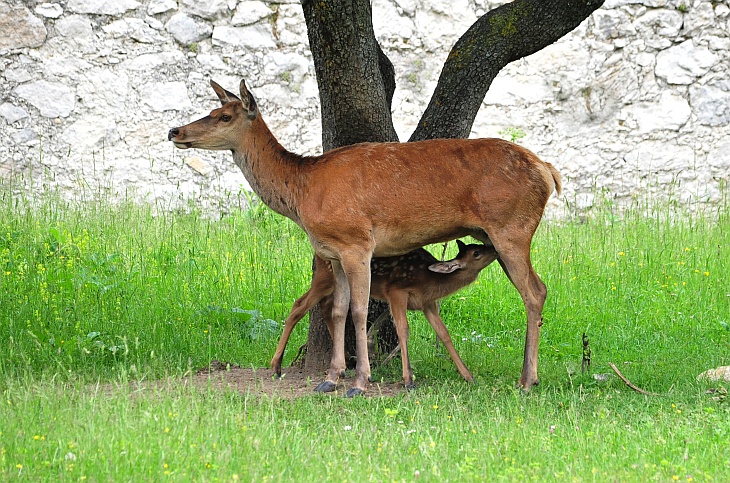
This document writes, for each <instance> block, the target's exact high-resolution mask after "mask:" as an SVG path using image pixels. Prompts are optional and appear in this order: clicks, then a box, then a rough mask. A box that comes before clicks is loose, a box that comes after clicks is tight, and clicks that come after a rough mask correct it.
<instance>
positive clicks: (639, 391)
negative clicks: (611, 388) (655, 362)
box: [608, 362, 661, 396]
mask: <svg viewBox="0 0 730 483" xmlns="http://www.w3.org/2000/svg"><path fill="white" fill-rule="evenodd" d="M608 365H609V366H611V369H613V372H615V373H616V375H617V376H618V377H620V378H621V380H622V381H624V383H625V384H626V385H627V386H629V387H630V388H631V389H633V390H634V391H636V392H638V393H640V394H644V395H646V396H661V394H657V393H655V392H649V391H645V390H643V389H641V388H640V387H637V386H635V385H634V384H632V382H631V381H629V380H628V379H626V376H624V375H623V374H621V371H619V370H618V367H616V364H614V363H613V362H609V363H608Z"/></svg>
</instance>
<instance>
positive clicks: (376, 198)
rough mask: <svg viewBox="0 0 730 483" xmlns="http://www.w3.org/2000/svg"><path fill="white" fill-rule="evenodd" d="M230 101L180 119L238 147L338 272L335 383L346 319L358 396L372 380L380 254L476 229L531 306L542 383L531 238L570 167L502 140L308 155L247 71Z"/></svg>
mask: <svg viewBox="0 0 730 483" xmlns="http://www.w3.org/2000/svg"><path fill="white" fill-rule="evenodd" d="M211 86H212V87H213V90H214V91H215V92H216V94H217V95H218V98H219V99H220V101H221V104H222V107H220V108H218V109H215V110H213V111H211V113H210V114H209V115H208V116H206V117H204V118H202V119H199V120H198V121H195V122H193V123H190V124H188V125H186V126H182V127H178V128H173V129H171V130H170V131H169V133H168V139H169V140H171V141H172V142H173V143H174V144H175V146H177V147H178V148H182V149H187V148H199V149H214V150H223V149H225V150H231V151H232V153H233V159H234V161H235V162H236V164H237V165H238V167H239V168H240V169H241V171H242V172H243V175H244V176H245V177H246V180H247V181H248V182H249V184H250V185H251V188H252V189H253V190H254V191H255V192H256V194H257V195H258V196H259V198H260V199H261V200H262V201H263V202H264V203H266V204H267V205H268V206H269V207H270V208H271V209H273V210H274V211H276V212H277V213H279V214H281V215H284V216H286V217H288V218H291V219H292V220H293V221H294V222H295V223H296V224H297V225H299V226H300V227H301V228H302V229H303V230H304V231H305V232H306V233H307V236H308V237H309V241H310V242H311V244H312V247H313V248H314V251H315V253H316V255H317V256H319V257H321V258H323V259H325V260H329V261H330V263H331V264H332V270H333V273H334V276H335V290H334V293H333V308H332V320H333V324H334V327H333V350H332V360H331V362H330V367H329V369H328V370H327V376H326V378H325V380H324V381H323V382H322V383H321V384H319V385H318V386H317V387H316V389H315V390H317V391H321V392H328V391H333V390H334V389H335V388H336V385H337V381H338V379H339V378H340V376H341V375H342V374H344V370H345V347H344V346H345V344H344V339H345V317H346V315H347V311H348V307H349V309H350V311H351V313H352V319H353V323H354V326H355V337H356V339H355V341H356V357H357V365H356V368H355V380H354V382H353V386H352V387H351V388H350V389H349V390H348V391H347V393H346V394H347V396H348V397H352V396H355V395H359V394H362V393H363V391H365V388H366V386H367V382H368V381H369V379H370V361H369V360H368V350H367V328H366V326H367V308H368V296H369V294H370V260H371V258H372V257H390V256H396V255H402V254H404V253H407V252H409V251H412V250H414V249H416V248H419V247H422V246H424V245H428V244H431V243H438V242H443V241H448V240H453V239H456V238H462V237H465V236H467V235H470V236H472V237H474V238H476V239H477V240H479V241H481V242H482V243H484V244H485V245H488V246H494V249H495V250H496V252H497V257H498V258H497V260H498V261H499V264H500V265H501V266H502V268H503V269H504V271H505V273H506V274H507V276H508V277H509V279H510V280H511V281H512V283H513V284H514V286H515V287H516V288H517V290H518V292H519V293H520V296H521V297H522V301H523V303H524V305H525V309H526V311H527V335H526V339H525V354H524V361H523V364H522V375H521V376H520V380H519V385H520V386H521V387H522V388H523V389H524V390H529V389H530V388H531V387H532V386H533V385H535V384H537V383H538V377H537V351H538V343H539V339H540V326H541V325H542V308H543V305H544V303H545V297H546V295H547V290H546V288H545V284H544V283H543V282H542V281H541V280H540V278H539V277H538V276H537V274H536V273H535V270H534V269H533V267H532V263H531V261H530V244H531V242H532V237H533V235H534V233H535V230H536V229H537V226H538V224H539V223H540V219H541V218H542V214H543V211H544V210H545V205H546V204H547V201H548V198H549V197H550V195H551V194H552V192H553V191H557V192H558V193H560V189H561V181H560V175H559V174H558V172H557V171H556V170H555V168H554V167H553V166H552V165H551V164H550V163H546V162H544V161H541V160H540V159H539V158H538V157H537V156H535V154H533V153H532V152H530V151H529V150H527V149H525V148H523V147H521V146H518V145H516V144H513V143H510V142H508V141H504V140H501V139H437V140H428V141H419V142H412V143H362V144H356V145H352V146H346V147H342V148H338V149H333V150H331V151H327V152H326V153H324V154H322V155H320V156H309V157H304V156H300V155H297V154H294V153H291V152H289V151H287V150H286V149H284V147H283V146H282V145H281V144H279V142H278V141H277V140H276V138H275V137H274V136H273V134H271V131H270V130H269V128H268V127H267V125H266V123H265V122H264V121H263V119H262V118H261V114H260V113H259V111H258V108H257V105H256V101H255V99H254V97H253V95H252V94H251V93H250V92H249V91H248V89H247V88H246V84H245V82H244V81H241V84H240V86H239V94H240V97H238V96H236V95H235V94H233V93H231V92H228V91H226V90H225V89H223V88H222V87H220V86H219V85H218V84H216V83H215V82H212V81H211Z"/></svg>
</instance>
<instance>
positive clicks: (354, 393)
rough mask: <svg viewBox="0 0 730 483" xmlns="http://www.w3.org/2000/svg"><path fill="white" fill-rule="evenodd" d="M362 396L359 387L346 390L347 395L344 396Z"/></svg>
mask: <svg viewBox="0 0 730 483" xmlns="http://www.w3.org/2000/svg"><path fill="white" fill-rule="evenodd" d="M362 395H363V390H362V389H360V388H359V387H351V388H350V389H348V390H347V394H346V396H347V397H348V398H351V397H355V396H362Z"/></svg>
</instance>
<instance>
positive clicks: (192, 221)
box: [0, 186, 730, 481]
mask: <svg viewBox="0 0 730 483" xmlns="http://www.w3.org/2000/svg"><path fill="white" fill-rule="evenodd" d="M729 207H730V204H728V202H727V200H725V201H724V202H723V203H722V204H721V205H720V206H718V207H717V209H716V210H714V211H704V212H703V211H701V210H692V211H689V210H684V209H683V208H680V207H677V206H672V205H670V204H653V203H652V202H650V201H646V200H643V201H641V202H637V203H636V204H635V205H634V206H632V207H629V208H628V209H622V210H619V209H618V208H617V207H616V206H614V205H612V204H611V203H610V200H605V199H604V201H603V203H602V204H599V205H598V206H596V208H595V209H593V210H592V211H591V212H589V213H586V214H584V216H582V217H581V218H580V219H576V220H570V219H567V218H566V220H563V221H559V220H549V221H545V222H544V223H543V224H542V226H541V228H540V229H539V231H538V233H537V235H536V237H535V240H534V244H533V254H532V255H533V261H534V264H535V266H536V269H537V271H538V273H540V275H541V278H542V279H543V280H544V281H545V283H546V284H547V286H548V301H547V304H546V306H545V311H544V319H545V323H544V325H543V329H542V337H541V345H540V376H541V384H540V386H538V387H537V388H535V389H534V390H533V392H532V393H531V394H530V395H528V396H525V395H523V394H521V393H520V392H519V391H516V390H515V389H514V384H515V382H516V381H517V379H518V377H519V371H520V368H521V365H522V349H523V344H524V332H525V314H524V308H523V305H522V302H521V301H520V299H519V296H518V295H517V293H516V291H515V289H514V287H513V286H512V285H511V284H510V283H509V281H508V280H507V278H506V277H505V276H504V274H503V273H502V271H501V270H500V268H499V267H498V265H497V264H494V265H493V266H490V267H489V268H487V269H486V270H485V271H484V272H483V273H482V274H481V276H480V278H479V280H478V281H477V282H476V283H475V284H474V285H472V286H470V287H469V288H467V289H465V290H464V291H462V292H460V293H458V294H456V295H454V296H452V297H450V298H448V299H446V300H444V301H443V303H442V306H441V311H442V315H443V317H444V321H445V323H446V325H447V326H448V327H449V329H450V331H451V334H452V336H453V338H454V340H455V342H456V347H457V350H458V351H459V352H460V354H461V355H462V358H463V359H464V361H465V363H466V364H467V366H468V367H469V368H470V369H471V370H472V372H473V373H474V375H475V377H476V381H475V383H474V384H472V385H469V384H466V383H464V382H463V381H461V380H460V379H459V376H458V373H457V372H456V371H455V369H454V368H453V365H452V363H451V362H450V360H449V358H448V355H447V354H446V353H445V351H444V350H443V348H442V347H441V346H438V345H436V344H435V341H436V337H435V336H434V334H433V332H432V331H431V329H430V327H429V326H428V324H427V323H426V321H425V320H424V319H423V317H422V315H420V314H417V313H413V314H411V315H410V320H411V330H412V336H411V344H412V363H413V365H414V370H415V373H416V377H417V380H416V382H417V383H419V388H418V389H417V390H416V391H415V392H412V393H410V394H404V395H402V396H397V397H394V398H383V399H381V398H372V399H360V400H343V399H340V398H332V397H329V396H316V395H312V396H311V397H305V398H300V399H298V400H293V401H290V400H286V399H281V398H277V397H275V398H265V397H259V396H254V395H251V394H233V393H226V392H218V391H214V390H213V389H208V390H198V389H194V388H190V387H181V386H179V385H176V384H174V383H171V384H170V386H169V387H165V388H160V389H158V390H155V391H153V392H152V393H151V394H145V393H141V394H140V393H133V392H132V389H130V387H129V386H128V385H127V384H126V382H127V381H129V380H130V379H141V378H159V377H163V376H180V375H183V374H185V373H187V372H188V371H190V370H191V369H197V368H199V367H202V366H205V365H206V364H207V363H208V362H209V361H210V360H212V359H219V360H224V361H227V362H232V363H236V364H239V365H243V366H251V365H253V366H256V367H264V366H265V365H266V364H267V362H268V360H269V358H270V357H271V354H272V352H273V350H274V347H275V345H276V341H277V338H278V335H279V332H280V322H281V321H282V320H283V319H284V317H285V316H286V314H287V313H288V310H289V308H290V305H291V302H292V301H293V300H294V299H295V298H296V297H297V296H299V295H301V293H303V292H304V290H306V288H307V287H308V284H309V277H310V265H311V248H310V247H309V245H308V242H307V240H306V238H305V236H304V235H303V233H302V232H301V230H299V229H298V228H297V227H296V226H294V225H293V224H291V223H290V222H289V221H287V220H284V219H282V218H281V217H279V216H277V215H274V214H272V213H271V212H269V211H268V210H266V209H264V208H256V209H252V210H249V211H247V212H243V213H234V214H231V215H226V216H224V217H222V218H220V219H211V218H208V217H206V216H203V215H202V214H201V213H199V212H196V211H195V210H192V211H191V212H187V213H169V212H168V213H156V212H154V211H153V210H152V209H151V208H150V207H148V206H145V205H139V204H134V203H131V202H125V203H119V204H111V203H108V202H105V201H95V200H94V199H93V198H92V199H84V201H83V203H82V202H73V201H72V202H68V201H64V200H62V199H60V198H59V197H57V196H54V195H52V194H49V195H47V196H45V197H44V198H43V199H42V200H39V201H36V202H31V201H30V200H29V199H27V198H24V197H23V196H18V195H14V194H12V190H10V189H7V186H2V187H0V270H1V272H0V341H2V348H0V392H1V393H2V398H0V479H3V480H8V479H15V478H19V479H28V480H54V481H55V480H58V479H73V480H84V479H89V480H92V481H97V480H125V481H126V480H134V481H140V480H141V481H156V480H160V479H164V478H169V479H171V480H175V481H189V480H191V479H192V480H202V481H218V480H223V481H235V480H237V479H238V480H250V481H254V480H257V481H263V480H276V481H280V480H289V481H314V480H317V481H319V480H322V479H328V480H329V479H332V480H348V481H370V480H373V481H385V480H392V481H402V480H405V481H411V480H414V479H416V478H418V479H420V480H426V481H465V480H467V481H468V480H475V479H481V480H488V481H493V480H499V481H524V480H528V479H536V480H555V481H564V480H574V481H646V480H656V481H677V480H679V481H726V480H728V479H730V403H728V401H727V400H726V399H725V398H724V396H723V393H722V391H716V392H715V393H714V394H712V395H708V394H705V391H706V390H707V389H708V388H718V387H720V386H721V384H720V383H710V382H701V381H697V380H696V376H697V374H698V373H700V372H702V371H704V370H705V369H708V368H712V367H716V366H719V365H728V364H730V329H729V327H730V286H729V284H728V277H727V273H728V271H730V254H729V250H728V248H729V247H730V214H729V213H730V212H729V210H728V208H729ZM453 250H454V249H453V248H450V252H449V254H452V253H453ZM434 252H435V253H436V254H437V255H439V256H440V255H441V253H440V247H434ZM306 328H307V327H306V321H303V322H302V323H301V324H300V325H299V326H298V327H297V330H296V331H295V333H294V338H295V339H294V340H293V341H292V342H291V344H290V347H296V346H297V345H298V344H300V343H302V342H303V341H304V340H305V339H306ZM583 333H585V334H586V335H587V336H588V338H589V339H590V349H591V352H592V362H593V365H592V367H591V369H590V371H589V372H588V373H586V374H582V373H581V371H580V364H581V358H582V351H583V346H582V343H581V336H582V334H583ZM290 352H294V351H290ZM290 358H291V355H290V354H288V360H289V359H290ZM609 362H613V363H616V364H618V365H619V367H620V368H621V370H622V371H623V372H624V373H625V374H626V375H627V376H629V378H630V379H631V380H632V381H633V382H634V383H635V384H636V385H638V386H640V387H643V388H644V389H647V390H649V391H652V392H655V393H659V394H662V396H657V397H647V396H643V395H640V394H637V393H635V392H633V391H631V390H630V389H629V388H628V387H626V386H625V385H624V384H623V383H622V382H621V381H619V380H618V379H617V378H615V377H614V378H609V380H608V382H598V381H597V380H596V379H594V378H593V377H592V375H593V374H602V373H608V372H610V369H609V368H608V363H609ZM374 378H375V379H376V380H379V379H385V380H399V379H400V364H399V363H397V362H396V363H392V364H390V365H388V366H385V367H380V368H377V369H376V370H375V371H374ZM99 383H112V384H113V385H117V386H118V389H116V390H114V391H111V392H109V391H104V390H101V389H95V387H97V385H98V384H99ZM373 390H376V389H373ZM713 397H714V399H713Z"/></svg>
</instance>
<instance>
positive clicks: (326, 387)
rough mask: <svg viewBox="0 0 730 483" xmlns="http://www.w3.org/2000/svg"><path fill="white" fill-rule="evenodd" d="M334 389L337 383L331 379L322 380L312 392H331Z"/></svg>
mask: <svg viewBox="0 0 730 483" xmlns="http://www.w3.org/2000/svg"><path fill="white" fill-rule="evenodd" d="M335 389H337V384H335V383H334V382H332V381H324V382H321V383H320V384H319V385H318V386H317V387H315V388H314V392H332V391H334V390H335Z"/></svg>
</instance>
